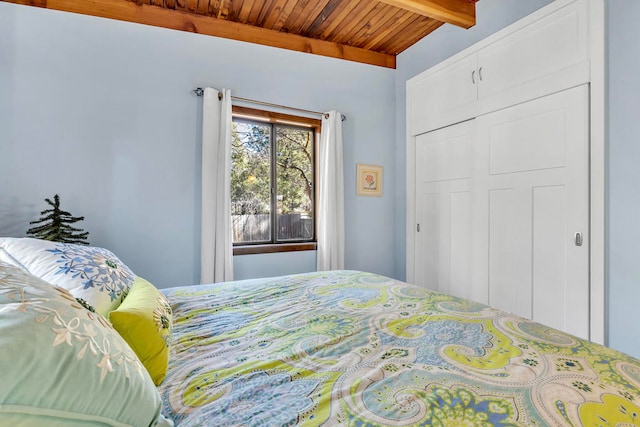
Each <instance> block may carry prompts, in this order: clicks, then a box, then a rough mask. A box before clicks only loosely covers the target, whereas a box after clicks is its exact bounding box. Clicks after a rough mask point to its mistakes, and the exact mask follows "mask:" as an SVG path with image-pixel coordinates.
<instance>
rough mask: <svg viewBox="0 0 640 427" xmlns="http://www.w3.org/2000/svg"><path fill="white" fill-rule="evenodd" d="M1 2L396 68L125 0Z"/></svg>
mask: <svg viewBox="0 0 640 427" xmlns="http://www.w3.org/2000/svg"><path fill="white" fill-rule="evenodd" d="M3 1H7V2H9V3H16V4H23V5H28V6H36V7H43V8H46V9H53V10H60V11H64V12H72V13H79V14H83V15H91V16H98V17H101V18H110V19H117V20H120V21H128V22H135V23H140V24H146V25H152V26H156V27H163V28H170V29H173V30H180V31H188V32H192V33H197V34H205V35H209V36H216V37H222V38H227V39H234V40H240V41H244V42H249V43H256V44H261V45H266V46H273V47H279V48H282V49H288V50H294V51H298V52H306V53H312V54H315V55H321V56H327V57H331V58H338V59H345V60H348V61H354V62H360V63H364V64H370V65H377V66H381V67H386V68H395V67H396V57H395V55H388V54H384V53H378V52H373V51H370V50H366V49H361V48H357V47H352V46H347V45H342V44H338V43H333V42H329V41H325V40H317V39H311V38H308V37H303V36H299V35H295V34H289V33H284V32H280V31H274V30H269V29H264V28H258V27H253V26H251V25H245V24H239V23H236V22H231V21H225V20H222V19H217V18H213V17H208V16H201V15H193V14H190V13H186V12H182V11H179V10H171V9H165V8H162V7H157V6H150V5H148V4H138V3H136V2H133V1H128V0H3Z"/></svg>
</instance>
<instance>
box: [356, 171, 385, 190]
mask: <svg viewBox="0 0 640 427" xmlns="http://www.w3.org/2000/svg"><path fill="white" fill-rule="evenodd" d="M356 176H357V183H356V185H357V191H356V193H357V195H358V196H376V197H380V196H382V166H377V165H363V164H360V163H358V164H357V165H356Z"/></svg>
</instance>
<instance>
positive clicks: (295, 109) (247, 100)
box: [193, 87, 347, 122]
mask: <svg viewBox="0 0 640 427" xmlns="http://www.w3.org/2000/svg"><path fill="white" fill-rule="evenodd" d="M193 93H195V94H196V95H198V96H202V95H204V89H202V88H201V87H197V88H195V89H194V90H193ZM218 99H220V100H222V92H218ZM231 99H232V100H235V101H241V102H249V103H251V104H258V105H266V106H267V107H275V108H284V109H286V110H293V111H300V112H303V113H308V114H317V115H318V116H323V117H324V118H325V119H327V118H329V115H328V114H327V113H321V112H319V111H311V110H304V109H302V108H295V107H287V106H286V105H278V104H272V103H270V102H263V101H256V100H254V99H247V98H240V97H237V96H231ZM340 117H341V119H342V121H343V122H344V121H345V120H347V117H346V116H345V115H344V114H340Z"/></svg>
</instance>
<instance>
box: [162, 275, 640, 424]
mask: <svg viewBox="0 0 640 427" xmlns="http://www.w3.org/2000/svg"><path fill="white" fill-rule="evenodd" d="M165 293H166V295H167V296H168V299H169V301H170V302H171V304H172V307H173V309H174V321H175V324H174V330H173V334H174V336H173V343H172V352H171V356H170V362H169V372H168V374H167V377H166V379H165V381H164V383H163V384H162V385H161V386H160V392H161V394H162V397H163V401H164V414H165V416H168V417H169V418H172V419H173V420H174V421H175V422H176V425H177V426H294V425H300V426H320V425H322V426H336V425H337V426H341V425H345V426H384V425H390V426H556V425H560V426H564V425H566V426H580V425H585V426H615V425H625V426H627V425H628V426H630V425H640V407H639V405H640V361H639V360H636V359H634V358H632V357H630V356H626V355H624V354H622V353H620V352H617V351H614V350H611V349H608V348H606V347H603V346H600V345H597V344H593V343H589V342H587V341H584V340H581V339H578V338H575V337H573V336H570V335H567V334H565V333H562V332H559V331H557V330H554V329H551V328H548V327H545V326H543V325H540V324H537V323H534V322H532V321H529V320H526V319H523V318H520V317H517V316H515V315H512V314H508V313H505V312H502V311H499V310H496V309H493V308H490V307H487V306H485V305H481V304H477V303H473V302H470V301H467V300H462V299H458V298H455V297H451V296H447V295H445V294H441V293H438V292H433V291H429V290H426V289H423V288H419V287H416V286H412V285H408V284H406V283H404V282H399V281H396V280H392V279H389V278H386V277H382V276H378V275H375V274H370V273H362V272H354V271H338V272H319V273H310V274H304V275H295V276H285V277H278V278H270V279H259V280H248V281H238V282H228V283H223V284H213V285H200V286H191V287H182V288H172V289H168V290H165Z"/></svg>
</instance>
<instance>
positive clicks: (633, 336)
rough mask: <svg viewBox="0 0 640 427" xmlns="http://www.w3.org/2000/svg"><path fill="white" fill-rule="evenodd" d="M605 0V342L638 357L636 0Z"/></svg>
mask: <svg viewBox="0 0 640 427" xmlns="http://www.w3.org/2000/svg"><path fill="white" fill-rule="evenodd" d="M606 4H607V13H608V17H607V24H608V35H609V37H608V41H607V47H608V56H609V58H608V64H609V67H608V73H609V77H608V83H609V95H608V100H609V105H608V107H609V108H608V111H609V135H608V140H609V141H608V161H607V168H608V183H607V195H608V197H607V204H608V206H607V208H608V212H607V213H608V221H607V223H608V233H607V236H608V242H607V243H608V267H609V268H608V289H609V295H608V296H609V304H608V318H609V345H610V346H612V347H613V348H616V349H619V350H622V351H624V352H627V353H629V354H631V355H634V356H636V357H639V358H640V322H639V321H638V316H637V315H636V314H634V313H637V312H638V302H640V249H639V245H638V242H640V221H639V218H640V191H639V190H638V189H640V141H639V140H640V120H639V115H640V78H639V77H638V76H639V74H638V70H640V50H639V48H638V45H639V44H640V33H639V32H638V19H640V2H638V1H637V0H609V1H607V3H606Z"/></svg>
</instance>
